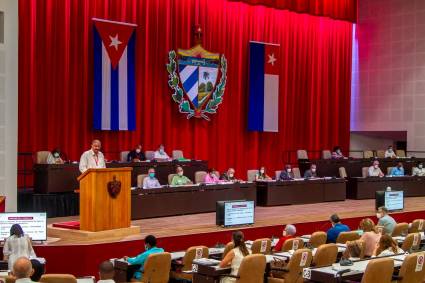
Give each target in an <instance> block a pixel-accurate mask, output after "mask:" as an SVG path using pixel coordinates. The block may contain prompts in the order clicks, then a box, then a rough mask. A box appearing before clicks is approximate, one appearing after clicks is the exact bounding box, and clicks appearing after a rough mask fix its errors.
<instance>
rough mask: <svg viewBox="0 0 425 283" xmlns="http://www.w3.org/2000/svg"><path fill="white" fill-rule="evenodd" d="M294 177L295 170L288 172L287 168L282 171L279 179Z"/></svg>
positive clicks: (291, 178)
mask: <svg viewBox="0 0 425 283" xmlns="http://www.w3.org/2000/svg"><path fill="white" fill-rule="evenodd" d="M294 178H295V176H294V172H291V173H288V172H286V170H283V171H282V172H280V176H279V180H281V181H284V180H293V179H294Z"/></svg>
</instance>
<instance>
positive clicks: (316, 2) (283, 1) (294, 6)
mask: <svg viewBox="0 0 425 283" xmlns="http://www.w3.org/2000/svg"><path fill="white" fill-rule="evenodd" d="M232 1H240V2H245V3H248V4H251V5H264V6H267V7H272V8H276V9H283V10H289V11H293V12H297V13H306V14H310V15H315V16H325V17H329V18H332V19H339V20H344V21H350V22H356V21H357V0H232Z"/></svg>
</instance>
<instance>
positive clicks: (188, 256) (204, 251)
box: [182, 246, 209, 271]
mask: <svg viewBox="0 0 425 283" xmlns="http://www.w3.org/2000/svg"><path fill="white" fill-rule="evenodd" d="M208 255H209V252H208V248H207V247H206V246H194V247H190V248H188V249H187V250H186V253H185V255H184V257H183V267H182V271H188V270H192V262H193V260H194V259H199V258H208Z"/></svg>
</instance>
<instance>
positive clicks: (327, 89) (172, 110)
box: [19, 0, 352, 178]
mask: <svg viewBox="0 0 425 283" xmlns="http://www.w3.org/2000/svg"><path fill="white" fill-rule="evenodd" d="M92 17H98V18H106V19H110V20H118V21H128V22H133V23H137V24H138V28H137V31H136V32H137V41H136V79H137V86H136V93H137V99H136V100H137V101H136V103H137V117H136V119H137V121H136V131H133V132H107V131H105V132H100V131H93V130H92V100H93V74H92V67H93V64H92V61H93V58H92V57H93V56H92V27H93V26H92V21H91V18H92ZM197 23H199V24H200V25H201V27H202V28H203V32H204V36H203V46H204V47H205V48H206V49H207V50H210V51H213V52H219V53H224V54H225V55H226V57H227V60H228V82H227V86H226V91H225V95H224V102H223V104H221V105H220V107H219V109H218V113H217V114H216V115H213V116H212V121H211V122H207V121H204V120H199V119H191V120H187V119H186V116H185V115H183V114H180V113H179V112H178V107H177V105H176V104H175V103H174V102H173V101H172V99H171V90H170V89H169V87H168V85H167V80H168V73H167V71H166V67H165V64H166V63H167V61H168V51H169V50H171V49H177V48H189V47H191V46H192V44H191V38H192V36H191V35H192V31H193V27H194V26H195V24H197ZM249 40H256V41H263V42H272V43H280V44H281V48H280V54H279V56H280V57H279V58H282V60H283V64H281V70H280V100H279V109H280V110H279V111H280V112H279V133H254V132H248V131H247V130H246V128H247V122H246V120H247V102H248V99H247V97H248V89H247V80H248V41H249ZM351 43H352V24H351V23H349V22H345V21H337V20H332V19H329V18H324V17H316V16H310V15H306V14H296V13H293V12H288V11H285V10H276V9H271V8H267V7H264V6H252V5H248V4H245V3H239V2H229V1H226V0H216V1H208V0H161V1H159V0H146V1H136V0H134V1H130V0H116V1H104V0H91V1H86V0H72V1H71V0H63V1H55V0H20V1H19V151H20V152H28V151H29V152H35V151H38V150H46V149H52V148H54V147H55V146H60V147H61V148H62V149H63V150H64V151H65V152H66V153H67V155H68V157H70V159H72V160H78V159H79V157H80V154H81V153H82V152H83V151H84V150H86V149H87V148H89V145H90V142H91V140H92V139H93V138H99V139H100V140H101V141H102V142H103V148H104V151H105V152H106V158H108V159H118V152H119V151H121V150H127V149H129V148H130V147H132V146H134V145H135V144H137V143H138V142H142V144H143V145H144V147H145V149H155V148H156V147H157V146H158V145H159V144H160V143H164V144H165V146H166V150H167V151H168V152H170V153H171V150H172V149H182V150H183V151H184V153H185V156H187V157H189V158H197V159H205V160H209V161H210V165H211V166H214V167H215V168H216V169H219V170H224V169H226V168H227V167H228V166H234V167H236V170H237V171H238V172H237V175H238V176H239V177H243V178H246V173H245V172H246V171H245V170H246V169H252V168H257V167H258V166H259V165H263V164H264V165H265V166H268V168H269V169H273V170H274V169H280V168H281V167H282V166H283V162H286V161H287V160H286V155H285V154H284V152H285V151H286V150H295V149H301V148H304V149H316V150H318V149H329V148H331V147H332V146H334V145H341V146H342V147H343V148H345V149H346V148H348V144H349V126H350V79H351Z"/></svg>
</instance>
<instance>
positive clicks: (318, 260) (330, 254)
mask: <svg viewBox="0 0 425 283" xmlns="http://www.w3.org/2000/svg"><path fill="white" fill-rule="evenodd" d="M337 256H338V247H337V245H335V244H324V245H321V246H320V247H318V248H317V250H316V253H315V254H314V256H313V265H314V266H315V267H322V266H328V265H332V264H334V263H335V262H336V257H337Z"/></svg>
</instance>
